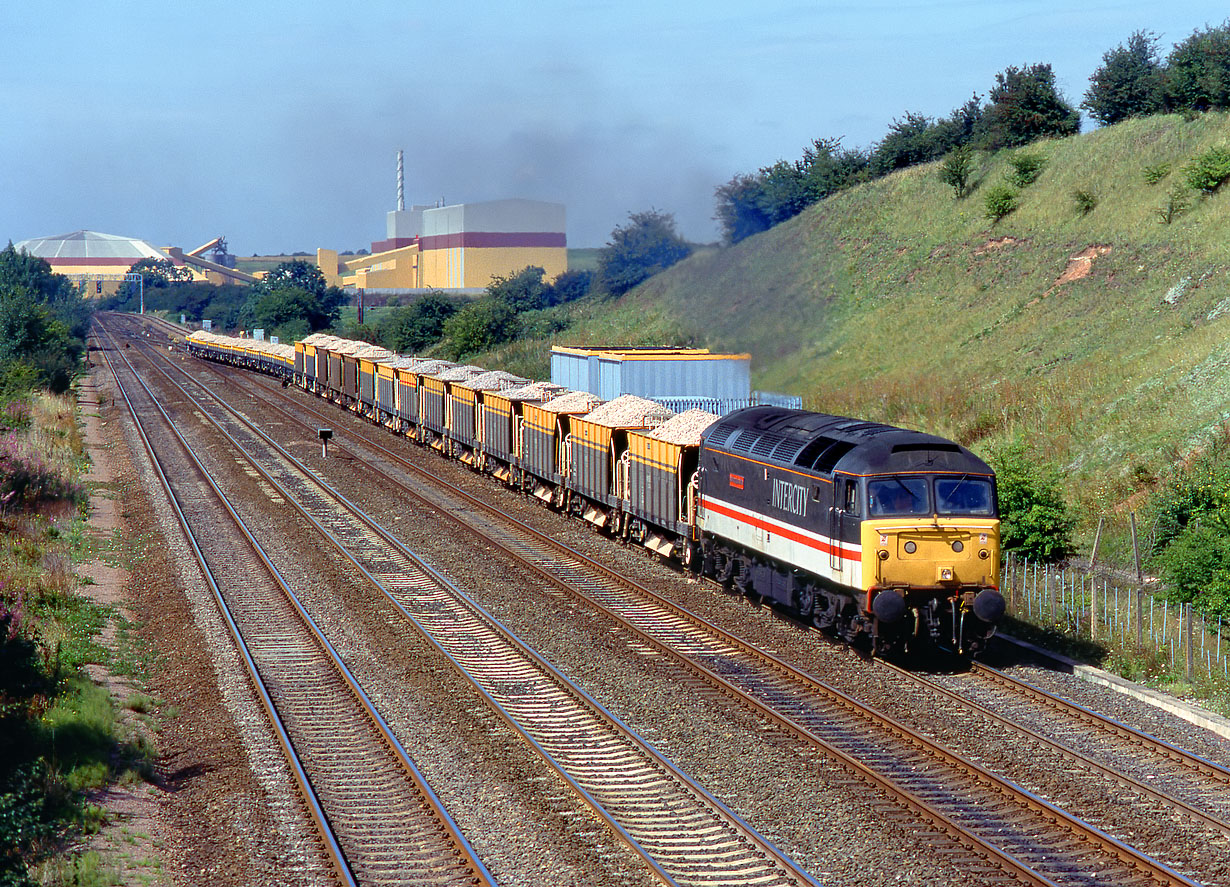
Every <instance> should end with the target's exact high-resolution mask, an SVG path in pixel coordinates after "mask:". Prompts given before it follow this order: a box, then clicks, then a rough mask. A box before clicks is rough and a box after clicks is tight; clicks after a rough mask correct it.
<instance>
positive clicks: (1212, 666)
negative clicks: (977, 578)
mask: <svg viewBox="0 0 1230 887" xmlns="http://www.w3.org/2000/svg"><path fill="white" fill-rule="evenodd" d="M1001 579H1002V583H1003V585H1002V588H1001V591H1002V592H1003V594H1004V597H1005V599H1006V600H1007V603H1008V615H1010V616H1012V617H1013V618H1015V619H1017V620H1019V621H1021V622H1027V623H1030V624H1032V625H1035V626H1037V627H1039V628H1043V629H1047V630H1050V631H1058V632H1061V633H1063V634H1065V635H1067V636H1069V637H1073V638H1080V639H1082V640H1087V641H1091V642H1093V643H1096V644H1099V645H1102V646H1104V647H1106V648H1108V649H1110V650H1113V651H1116V652H1119V653H1121V654H1123V655H1124V656H1125V657H1133V656H1135V657H1141V656H1143V657H1145V658H1151V659H1153V660H1155V661H1160V663H1161V665H1162V666H1163V667H1165V668H1166V669H1167V670H1168V671H1169V672H1170V673H1172V674H1173V675H1174V676H1175V677H1177V678H1181V679H1183V680H1186V681H1188V682H1192V681H1198V680H1201V679H1206V678H1212V679H1216V680H1220V681H1224V680H1226V679H1227V678H1228V677H1230V634H1228V632H1230V624H1227V623H1226V622H1225V621H1224V620H1223V619H1221V618H1220V617H1218V618H1216V619H1211V618H1205V616H1204V615H1203V614H1201V613H1200V612H1199V611H1197V610H1196V609H1195V608H1194V607H1193V606H1192V605H1191V604H1181V603H1172V602H1170V601H1168V600H1165V599H1163V600H1158V599H1157V598H1156V597H1154V595H1153V594H1151V593H1150V591H1149V589H1148V588H1147V587H1146V586H1145V585H1143V584H1141V583H1137V582H1135V581H1132V580H1131V579H1127V578H1123V577H1120V576H1117V575H1115V574H1108V573H1106V572H1105V571H1096V570H1090V569H1087V568H1082V567H1077V566H1065V567H1056V566H1050V565H1047V564H1043V563H1040V562H1036V561H1035V562H1031V561H1030V560H1029V559H1028V558H1015V557H1012V556H1009V557H1008V558H1007V559H1006V560H1005V562H1004V571H1003V575H1002V577H1001Z"/></svg>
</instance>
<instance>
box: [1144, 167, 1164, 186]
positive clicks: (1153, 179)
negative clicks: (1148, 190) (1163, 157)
mask: <svg viewBox="0 0 1230 887" xmlns="http://www.w3.org/2000/svg"><path fill="white" fill-rule="evenodd" d="M1141 175H1143V176H1144V179H1145V184H1146V185H1156V184H1157V183H1158V182H1160V181H1161V180H1162V179H1164V178H1166V176H1168V175H1170V164H1169V163H1158V164H1156V165H1155V166H1146V167H1145V168H1144V169H1143V170H1141Z"/></svg>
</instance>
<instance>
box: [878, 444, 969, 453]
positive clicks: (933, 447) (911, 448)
mask: <svg viewBox="0 0 1230 887" xmlns="http://www.w3.org/2000/svg"><path fill="white" fill-rule="evenodd" d="M928 451H929V452H938V453H959V452H961V448H960V447H959V446H957V445H956V444H954V443H941V442H939V441H935V442H930V441H928V442H926V443H904V444H893V452H894V453H917V452H928Z"/></svg>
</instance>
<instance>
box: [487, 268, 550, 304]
mask: <svg viewBox="0 0 1230 887" xmlns="http://www.w3.org/2000/svg"><path fill="white" fill-rule="evenodd" d="M544 274H546V272H545V271H544V270H543V269H542V268H539V267H538V266H537V265H529V266H527V267H525V268H523V269H521V270H520V271H518V272H517V273H516V274H510V275H507V276H501V275H498V274H497V275H496V276H494V277H492V278H491V283H489V284H487V295H489V296H490V297H491V298H493V299H498V300H500V301H502V302H504V303H505V304H506V305H508V307H509V308H511V309H512V310H513V311H514V312H516V313H518V314H520V313H521V312H522V311H536V310H538V309H539V308H546V307H547V306H548V305H549V304H551V287H550V285H549V284H548V283H547V282H546V281H544V280H543V279H542V278H543V275H544Z"/></svg>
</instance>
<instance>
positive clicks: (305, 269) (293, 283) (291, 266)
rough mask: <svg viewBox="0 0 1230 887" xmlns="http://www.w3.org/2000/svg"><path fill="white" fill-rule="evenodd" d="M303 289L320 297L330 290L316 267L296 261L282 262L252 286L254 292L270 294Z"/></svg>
mask: <svg viewBox="0 0 1230 887" xmlns="http://www.w3.org/2000/svg"><path fill="white" fill-rule="evenodd" d="M292 288H297V289H302V290H306V291H307V292H309V293H311V294H312V295H314V296H317V297H320V296H323V295H324V294H325V290H327V289H328V288H329V284H328V282H327V281H326V280H325V274H324V272H323V271H321V270H320V268H319V267H318V266H316V265H313V264H312V263H310V262H305V261H303V260H302V259H296V260H294V261H293V262H282V263H281V264H279V265H278V266H277V267H276V268H274V269H273V270H272V271H270V272H269V273H268V274H266V275H265V276H264V277H263V278H262V279H260V280H258V281H257V282H256V283H254V284H252V291H253V292H256V293H269V292H273V291H274V290H279V289H292Z"/></svg>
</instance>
